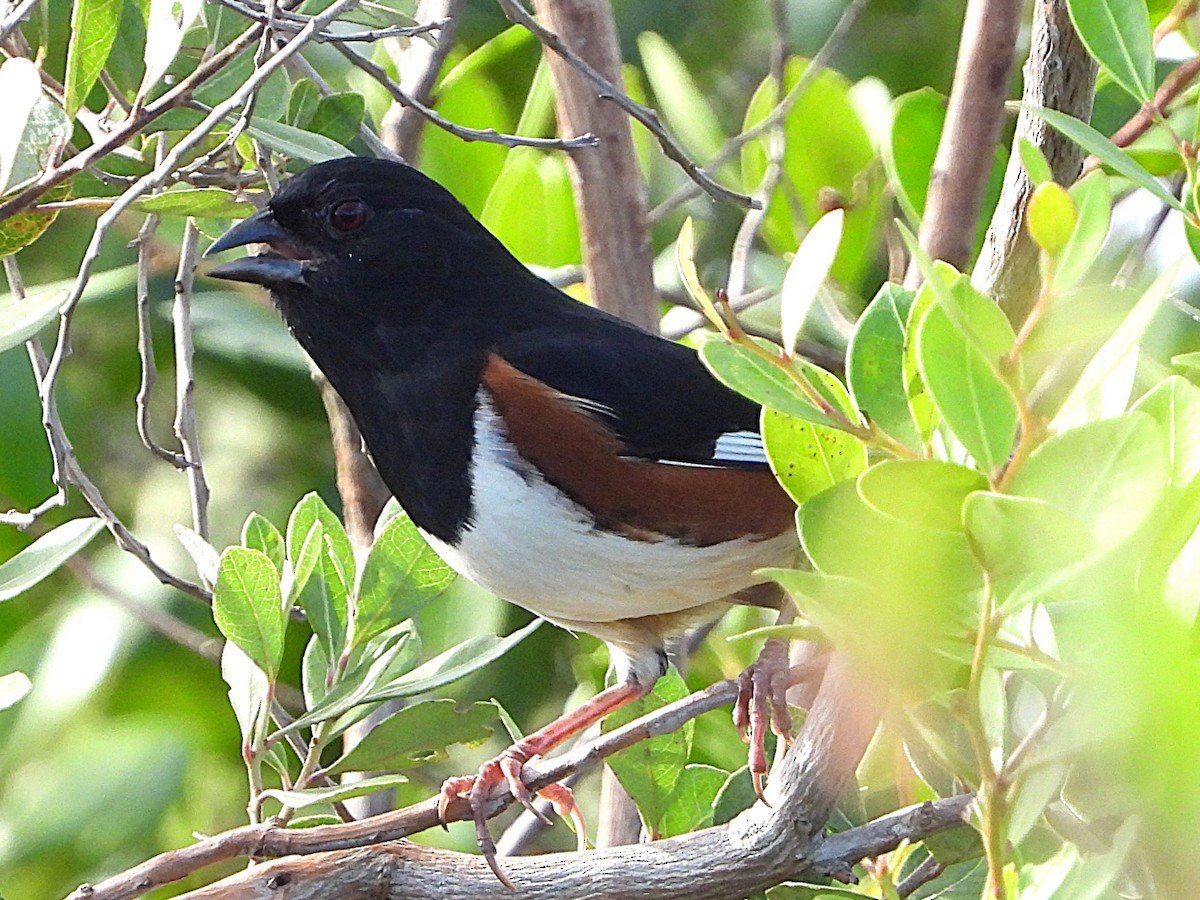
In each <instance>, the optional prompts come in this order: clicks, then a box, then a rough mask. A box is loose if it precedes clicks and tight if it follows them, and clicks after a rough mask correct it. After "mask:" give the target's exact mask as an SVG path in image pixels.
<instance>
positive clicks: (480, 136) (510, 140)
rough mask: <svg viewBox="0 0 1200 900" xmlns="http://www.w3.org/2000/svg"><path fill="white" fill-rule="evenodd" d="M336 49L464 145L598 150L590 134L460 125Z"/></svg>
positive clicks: (367, 64)
mask: <svg viewBox="0 0 1200 900" xmlns="http://www.w3.org/2000/svg"><path fill="white" fill-rule="evenodd" d="M333 48H334V49H335V50H337V51H338V53H340V54H342V56H344V57H346V59H348V60H350V62H351V63H352V64H353V65H354V66H356V67H357V68H359V69H362V70H363V71H364V72H366V73H367V74H368V75H370V76H371V77H372V78H374V79H375V81H377V82H378V83H379V85H380V86H381V87H382V88H383V89H384V90H385V91H387V92H388V93H389V94H391V95H392V99H393V100H395V101H396V102H397V103H399V104H401V105H403V106H407V107H409V108H410V109H414V110H416V111H417V112H418V113H420V114H421V115H422V116H424V117H425V118H426V119H428V120H429V121H430V122H431V123H432V124H434V125H436V126H437V127H438V128H441V129H442V130H443V131H448V132H449V133H450V134H452V135H454V136H455V137H457V138H461V139H462V140H464V141H483V142H485V143H488V144H501V145H503V146H505V147H538V148H540V149H542V150H578V149H581V148H583V147H594V146H596V138H595V137H594V136H593V135H590V134H585V135H581V136H580V137H573V138H564V139H561V140H560V139H558V138H532V137H520V136H518V135H515V134H501V133H500V132H498V131H496V130H495V129H494V128H467V127H466V126H465V125H458V124H456V123H454V122H451V121H450V120H449V119H447V118H445V117H443V116H442V115H441V114H440V113H438V112H435V111H434V110H432V109H430V108H429V107H428V106H426V105H425V104H424V103H421V102H419V101H418V100H417V99H416V98H414V97H410V96H409V95H408V94H406V93H405V92H404V91H402V90H401V89H400V86H399V85H398V84H396V82H394V81H392V79H391V78H390V77H389V76H388V73H387V71H386V70H385V69H384V68H383V67H382V66H377V65H375V63H373V62H371V60H369V59H367V58H366V57H365V56H361V55H359V54H358V53H355V52H354V51H353V50H351V49H350V48H349V47H347V46H346V45H345V44H334V45H333Z"/></svg>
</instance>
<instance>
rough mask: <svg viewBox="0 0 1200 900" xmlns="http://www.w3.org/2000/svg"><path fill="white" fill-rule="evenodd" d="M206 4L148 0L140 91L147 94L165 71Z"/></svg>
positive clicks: (191, 1) (196, 1)
mask: <svg viewBox="0 0 1200 900" xmlns="http://www.w3.org/2000/svg"><path fill="white" fill-rule="evenodd" d="M203 5H204V4H203V0H149V12H148V14H147V17H146V46H145V53H144V54H143V60H144V62H145V64H146V72H145V74H144V75H143V76H142V84H141V87H139V88H138V94H139V95H141V96H144V95H145V94H147V93H148V92H149V90H150V89H151V88H152V87H153V86H154V85H155V84H156V83H157V82H158V81H159V79H161V78H162V77H163V75H165V74H166V72H167V69H168V68H170V66H171V63H172V62H174V61H175V56H176V54H177V53H179V48H180V47H181V46H182V45H183V36H184V34H185V33H186V32H187V30H188V29H189V28H190V27H191V26H192V22H194V21H195V20H196V16H197V15H199V13H200V8H201V7H202V6H203Z"/></svg>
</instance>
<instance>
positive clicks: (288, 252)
mask: <svg viewBox="0 0 1200 900" xmlns="http://www.w3.org/2000/svg"><path fill="white" fill-rule="evenodd" d="M247 244H267V245H269V246H271V247H272V248H273V249H275V250H276V251H277V252H275V253H265V254H260V255H259V256H245V257H242V258H241V259H235V260H232V261H231V262H227V263H221V265H219V266H217V267H216V268H213V269H209V270H208V274H209V275H211V276H212V277H213V278H224V279H227V280H229V281H247V282H250V283H251V284H261V285H264V286H266V287H270V286H271V285H275V284H279V283H281V282H291V283H293V284H304V276H305V265H304V263H305V261H304V260H303V259H295V258H293V252H294V251H292V249H291V248H290V246H289V240H288V235H287V232H285V231H284V230H283V229H282V228H281V227H280V226H279V223H278V222H276V221H275V217H274V216H272V215H271V210H270V209H263V210H260V211H259V212H256V213H255V214H254V215H252V216H251V217H250V218H248V219H244V220H242V221H241V222H239V223H238V224H236V225H234V226H233V227H232V228H230V229H229V230H228V231H227V232H225V233H224V234H223V235H221V236H220V237H219V238H217V239H216V240H215V241H213V243H212V246H210V247H209V248H208V250H207V251H206V252H205V254H204V256H205V257H206V258H207V257H209V256H212V255H213V254H214V253H221V252H222V251H225V250H231V249H233V248H234V247H244V246H246V245H247ZM278 251H283V254H282V255H281V254H280V253H279V252H278Z"/></svg>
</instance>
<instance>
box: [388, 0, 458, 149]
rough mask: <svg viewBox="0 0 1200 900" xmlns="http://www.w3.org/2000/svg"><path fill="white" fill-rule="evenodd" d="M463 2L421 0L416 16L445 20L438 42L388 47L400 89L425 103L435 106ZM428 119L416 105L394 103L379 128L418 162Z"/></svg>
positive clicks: (392, 142)
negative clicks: (436, 89) (435, 90)
mask: <svg viewBox="0 0 1200 900" xmlns="http://www.w3.org/2000/svg"><path fill="white" fill-rule="evenodd" d="M460 5H461V0H421V2H420V3H419V4H418V6H417V12H416V18H418V19H424V18H430V19H439V20H441V21H442V23H443V25H442V28H441V30H440V31H438V39H437V43H435V44H433V45H432V46H431V45H430V42H428V41H410V42H409V43H408V46H407V47H405V48H404V49H403V51H402V52H396V51H395V50H394V49H393V48H395V47H396V44H395V42H391V43H388V44H386V45H385V46H384V49H386V50H388V51H389V52H391V55H392V59H393V61H394V62H395V64H396V72H397V76H396V83H397V85H398V86H399V88H400V89H401V90H402V91H403V92H404V93H405V94H407V95H408V96H409V97H412V98H413V99H414V100H416V101H417V102H418V103H421V104H424V105H425V106H432V105H433V86H434V84H435V83H436V82H437V78H438V75H439V73H440V72H441V71H442V64H443V63H444V62H445V61H446V58H447V57H448V56H449V55H450V50H451V49H452V48H453V46H454V38H455V34H456V28H457V17H458V10H459V7H460ZM425 121H426V120H425V118H424V117H422V116H421V114H420V113H419V112H418V111H417V110H415V109H413V108H412V107H408V106H404V105H402V104H400V103H394V104H392V106H391V108H390V109H388V111H387V112H386V113H384V115H383V118H382V119H381V120H380V122H379V130H380V133H381V134H382V135H383V139H384V141H385V142H386V143H387V145H388V146H389V147H391V149H392V151H393V152H395V153H397V154H399V155H400V157H401V158H402V159H406V160H408V161H409V162H410V163H413V164H414V165H415V164H416V163H417V152H418V141H419V139H420V137H421V130H422V129H421V126H422V125H424V123H425Z"/></svg>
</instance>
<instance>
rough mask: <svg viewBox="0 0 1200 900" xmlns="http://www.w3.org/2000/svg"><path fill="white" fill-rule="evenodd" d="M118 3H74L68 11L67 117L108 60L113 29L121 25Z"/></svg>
mask: <svg viewBox="0 0 1200 900" xmlns="http://www.w3.org/2000/svg"><path fill="white" fill-rule="evenodd" d="M122 5H123V3H122V2H121V0H75V3H74V5H73V6H72V8H71V42H70V43H69V44H68V45H67V77H66V83H65V85H64V87H65V89H66V107H67V115H68V116H71V117H74V116H75V113H77V112H78V111H79V107H80V106H82V105H83V101H84V100H85V99H86V98H87V95H88V91H90V90H91V89H92V85H94V84H95V83H96V79H97V78H98V77H99V75H100V70H101V69H103V68H104V64H105V63H106V62H107V61H108V54H109V52H110V51H111V50H112V46H113V42H114V41H116V39H117V26H118V25H119V24H120V22H121V7H122Z"/></svg>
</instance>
